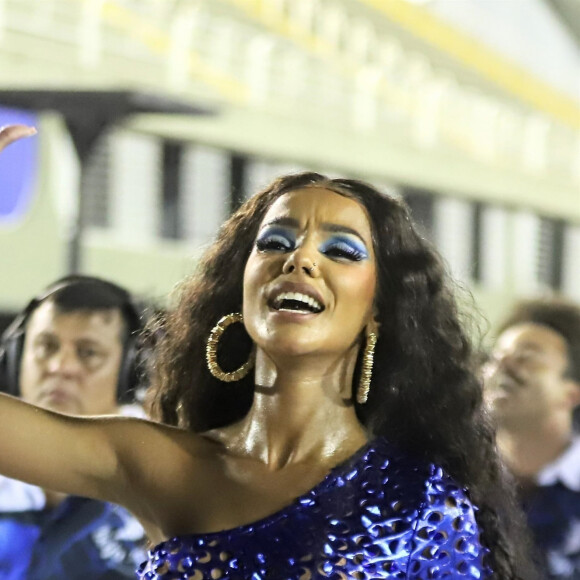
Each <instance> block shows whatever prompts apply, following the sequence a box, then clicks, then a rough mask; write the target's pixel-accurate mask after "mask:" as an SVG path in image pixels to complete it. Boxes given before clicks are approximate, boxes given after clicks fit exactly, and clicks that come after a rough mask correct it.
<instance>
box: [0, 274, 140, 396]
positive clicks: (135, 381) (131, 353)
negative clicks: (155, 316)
mask: <svg viewBox="0 0 580 580" xmlns="http://www.w3.org/2000/svg"><path fill="white" fill-rule="evenodd" d="M73 286H78V287H79V290H82V287H83V286H84V287H86V288H87V289H88V288H89V287H90V288H91V289H94V290H98V289H100V290H102V291H103V292H107V293H108V294H109V295H112V296H114V297H115V298H117V297H118V305H115V306H111V308H118V309H119V310H120V311H121V314H122V315H123V319H124V322H125V325H126V327H127V328H126V338H125V343H124V347H123V358H122V361H121V367H120V369H119V381H118V384H117V400H118V401H119V403H130V402H132V401H133V399H134V396H135V392H134V391H135V389H136V388H137V387H138V386H139V379H140V375H141V373H142V365H141V362H142V361H140V349H139V340H140V336H141V331H142V321H141V314H140V309H139V308H138V307H137V305H136V304H135V303H134V302H133V300H132V298H131V295H130V294H129V292H127V290H125V289H124V288H121V286H117V285H116V284H113V283H112V282H108V281H107V280H102V279H101V278H95V277H93V276H81V275H74V276H66V277H65V278H61V279H60V280H57V281H56V282H54V283H53V284H51V285H50V286H48V287H47V288H46V289H45V290H44V292H42V293H41V294H39V295H38V296H36V297H35V298H33V299H32V300H31V301H30V302H29V303H28V305H27V306H26V308H25V309H24V310H23V311H22V312H21V313H20V314H19V315H18V316H17V317H16V318H15V319H14V321H13V322H12V324H10V326H9V327H8V328H7V329H6V330H5V331H4V333H3V334H2V338H1V339H0V386H1V387H2V390H4V391H6V392H7V393H9V394H11V395H15V396H18V395H19V394H20V387H19V375H20V363H21V359H22V352H23V350H24V338H25V334H26V324H27V322H28V320H29V319H30V316H31V315H32V313H33V312H34V311H35V310H36V309H37V308H38V306H39V305H40V304H41V303H42V302H44V301H45V300H47V299H48V298H50V297H51V296H53V295H54V294H55V293H57V292H59V291H60V290H63V289H65V288H69V287H73ZM106 308H107V307H103V309H106ZM93 309H95V310H99V309H100V308H97V307H95V308H93V307H91V306H88V305H87V306H86V307H85V306H83V305H82V304H79V307H78V308H75V309H74V310H75V311H76V310H93Z"/></svg>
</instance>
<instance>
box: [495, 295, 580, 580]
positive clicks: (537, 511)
mask: <svg viewBox="0 0 580 580" xmlns="http://www.w3.org/2000/svg"><path fill="white" fill-rule="evenodd" d="M484 377H485V387H486V388H485V393H486V398H487V400H488V403H489V405H490V408H491V410H492V412H493V415H494V417H495V420H496V423H497V427H498V431H497V440H498V445H499V447H500V450H501V452H502V454H503V456H504V458H505V460H506V463H507V465H508V466H509V468H510V469H511V471H512V472H513V474H514V475H515V476H516V478H517V480H518V481H519V483H520V490H521V497H522V501H523V503H524V507H525V509H526V512H527V515H528V521H529V524H530V528H531V530H532V533H533V535H534V539H535V541H536V544H537V546H538V548H539V553H540V557H541V558H542V559H543V565H544V567H545V569H546V574H547V577H548V578H552V579H558V580H563V579H566V580H572V579H573V580H578V579H580V435H578V434H577V433H576V432H575V429H574V410H575V409H576V408H577V407H578V405H579V404H580V308H579V307H578V306H576V305H575V304H572V303H570V302H567V301H565V300H561V299H550V300H548V299H546V300H530V301H525V302H521V303H520V304H518V305H516V307H515V309H514V310H513V312H512V313H511V314H510V315H509V317H508V318H507V319H506V321H505V322H504V323H503V324H502V325H501V326H500V330H499V335H498V338H497V341H496V343H495V346H494V348H493V350H492V353H491V357H490V360H489V361H488V362H487V364H486V365H485V372H484Z"/></svg>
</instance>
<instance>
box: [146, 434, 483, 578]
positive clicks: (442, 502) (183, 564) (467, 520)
mask: <svg viewBox="0 0 580 580" xmlns="http://www.w3.org/2000/svg"><path fill="white" fill-rule="evenodd" d="M474 509H475V508H474V506H473V505H472V504H471V503H470V501H469V499H468V497H467V495H466V493H465V491H464V490H463V489H461V488H460V487H459V486H458V485H457V484H456V483H454V481H453V480H452V479H451V478H450V477H449V476H447V475H446V474H445V473H444V472H443V470H442V469H440V468H439V467H437V466H435V465H431V464H425V463H421V462H419V461H416V460H412V459H410V458H409V457H408V456H407V455H404V454H403V453H401V452H400V451H398V450H397V449H396V448H394V447H393V446H391V445H390V444H389V443H387V442H386V441H385V440H383V439H376V440H374V441H372V442H370V443H369V444H367V445H365V446H364V447H363V448H362V449H360V450H359V451H358V452H357V453H355V454H354V455H353V456H352V457H351V458H350V459H348V460H347V461H346V462H344V463H342V464H340V465H339V466H337V467H335V468H334V469H333V470H332V471H331V472H330V474H329V475H328V476H327V477H326V478H325V479H324V480H323V481H322V482H321V483H319V484H318V485H316V486H315V487H314V488H313V489H312V490H311V491H309V492H308V493H306V494H304V495H302V496H300V497H299V498H297V499H296V500H295V501H294V502H293V503H292V504H291V505H289V506H287V507H286V508H284V509H282V510H280V511H279V512H276V513H275V514H272V515H271V516H268V517H266V518H264V519H261V520H259V521H256V522H254V523H251V524H247V525H243V526H240V527H237V528H234V529H231V530H225V531H222V532H216V533H210V534H188V535H183V536H178V537H176V538H173V539H171V540H168V541H166V542H162V543H161V544H159V545H157V546H156V547H155V548H153V549H152V550H151V551H150V552H149V559H148V560H147V562H145V563H144V564H143V565H142V566H141V568H140V569H139V571H138V577H139V579H140V580H177V579H179V580H186V579H187V580H221V579H226V578H227V579H236V580H314V579H323V578H324V579H332V580H347V579H360V580H371V579H373V580H374V579H395V578H404V579H409V580H410V579H413V580H427V579H435V578H437V579H439V578H457V579H462V580H468V579H474V578H477V579H484V578H488V577H489V576H490V571H489V569H488V568H487V566H486V565H485V563H484V558H485V555H486V554H487V549H486V548H484V547H482V545H481V544H480V542H479V533H478V527H477V523H476V521H475V517H474Z"/></svg>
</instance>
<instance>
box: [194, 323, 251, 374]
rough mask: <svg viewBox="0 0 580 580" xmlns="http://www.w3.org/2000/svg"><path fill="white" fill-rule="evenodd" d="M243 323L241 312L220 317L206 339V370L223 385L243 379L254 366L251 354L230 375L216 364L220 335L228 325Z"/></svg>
mask: <svg viewBox="0 0 580 580" xmlns="http://www.w3.org/2000/svg"><path fill="white" fill-rule="evenodd" d="M243 321H244V317H243V316H242V313H241V312H232V313H231V314H226V316H222V317H221V318H220V319H219V320H218V323H217V324H216V325H215V326H214V327H213V328H212V329H211V332H210V333H209V338H208V339H207V345H206V347H205V361H206V363H207V368H208V369H209V372H210V373H211V374H212V376H214V377H215V378H216V379H219V380H220V381H223V382H224V383H233V382H234V381H239V380H241V379H243V378H244V377H245V376H246V375H247V374H248V373H249V372H250V370H251V369H252V367H253V366H254V355H253V353H252V354H251V355H250V358H249V360H248V361H246V362H245V363H244V364H243V365H242V366H241V367H240V368H239V369H238V370H235V371H232V372H231V373H226V372H225V371H223V370H222V369H221V368H220V366H219V364H218V362H217V348H218V343H219V341H220V338H221V337H222V334H223V333H224V332H225V330H226V328H227V327H228V326H229V325H230V324H234V323H236V322H243Z"/></svg>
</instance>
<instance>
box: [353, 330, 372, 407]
mask: <svg viewBox="0 0 580 580" xmlns="http://www.w3.org/2000/svg"><path fill="white" fill-rule="evenodd" d="M376 345H377V335H376V334H375V333H374V332H369V334H368V336H367V343H366V345H365V350H364V354H363V360H362V369H361V373H360V381H359V384H358V390H357V393H356V402H357V403H358V404H359V405H364V404H365V403H366V402H367V399H368V398H369V391H370V389H371V378H372V376H373V363H374V359H375V346H376Z"/></svg>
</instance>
